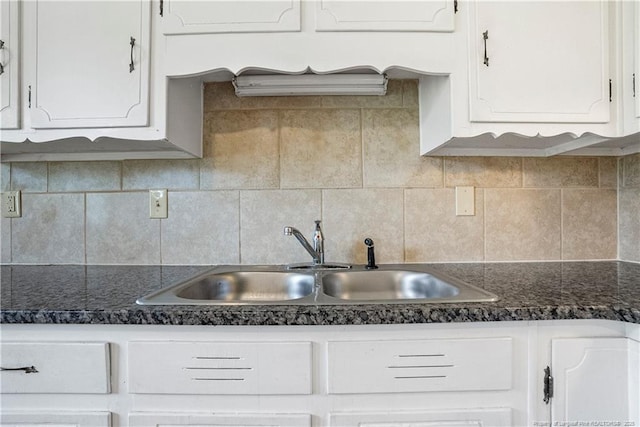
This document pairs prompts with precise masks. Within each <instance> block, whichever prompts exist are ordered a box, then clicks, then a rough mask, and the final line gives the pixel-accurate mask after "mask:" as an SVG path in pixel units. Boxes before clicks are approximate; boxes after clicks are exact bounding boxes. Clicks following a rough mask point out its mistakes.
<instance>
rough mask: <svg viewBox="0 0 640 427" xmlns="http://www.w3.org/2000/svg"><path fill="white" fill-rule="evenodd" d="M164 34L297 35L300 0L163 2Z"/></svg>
mask: <svg viewBox="0 0 640 427" xmlns="http://www.w3.org/2000/svg"><path fill="white" fill-rule="evenodd" d="M160 22H161V23H162V29H163V33H164V34H189V33H236V32H246V33H251V32H269V31H300V0H272V1H256V0H254V1H229V0H226V1H210V2H205V1H191V0H186V1H185V0H165V2H164V9H163V12H162V19H161V21H160Z"/></svg>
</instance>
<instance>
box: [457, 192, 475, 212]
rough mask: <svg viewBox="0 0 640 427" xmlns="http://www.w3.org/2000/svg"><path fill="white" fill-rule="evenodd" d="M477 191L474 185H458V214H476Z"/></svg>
mask: <svg viewBox="0 0 640 427" xmlns="http://www.w3.org/2000/svg"><path fill="white" fill-rule="evenodd" d="M475 196H476V192H475V188H474V187H456V215H457V216H473V215H475V214H476V197H475Z"/></svg>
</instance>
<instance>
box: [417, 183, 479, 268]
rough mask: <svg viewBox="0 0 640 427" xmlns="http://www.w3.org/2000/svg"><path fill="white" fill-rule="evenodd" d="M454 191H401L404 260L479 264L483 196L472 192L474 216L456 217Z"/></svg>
mask: <svg viewBox="0 0 640 427" xmlns="http://www.w3.org/2000/svg"><path fill="white" fill-rule="evenodd" d="M455 201H456V196H455V190H454V189H452V188H446V189H433V190H431V189H429V190H427V189H409V190H406V191H405V201H404V205H405V233H404V236H405V237H404V240H405V243H404V245H405V261H406V262H444V261H483V259H484V210H483V205H484V194H483V191H482V190H476V214H475V215H474V216H456V209H455Z"/></svg>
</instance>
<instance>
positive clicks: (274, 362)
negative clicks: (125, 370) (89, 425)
mask: <svg viewBox="0 0 640 427" xmlns="http://www.w3.org/2000/svg"><path fill="white" fill-rule="evenodd" d="M129 392H130V393H150V394H191V393H196V394H310V393H311V343H310V342H295V343H293V342H269V343H255V342H251V343H230V342H217V343H209V342H166V341H165V342H150V341H133V342H130V343H129Z"/></svg>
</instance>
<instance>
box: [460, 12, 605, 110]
mask: <svg viewBox="0 0 640 427" xmlns="http://www.w3.org/2000/svg"><path fill="white" fill-rule="evenodd" d="M469 6H470V8H471V10H470V14H471V15H470V28H469V39H470V67H469V70H470V76H469V77H470V81H469V91H470V95H469V96H470V119H471V121H472V122H520V123H528V122H539V123H607V122H609V59H608V37H609V36H608V31H609V27H608V6H607V2H606V1H552V2H538V1H536V2H533V1H518V2H504V1H479V2H469Z"/></svg>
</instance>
